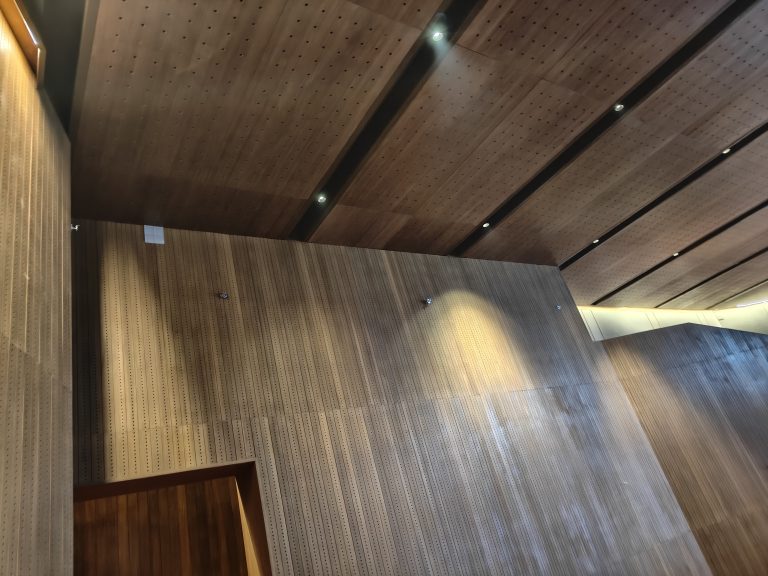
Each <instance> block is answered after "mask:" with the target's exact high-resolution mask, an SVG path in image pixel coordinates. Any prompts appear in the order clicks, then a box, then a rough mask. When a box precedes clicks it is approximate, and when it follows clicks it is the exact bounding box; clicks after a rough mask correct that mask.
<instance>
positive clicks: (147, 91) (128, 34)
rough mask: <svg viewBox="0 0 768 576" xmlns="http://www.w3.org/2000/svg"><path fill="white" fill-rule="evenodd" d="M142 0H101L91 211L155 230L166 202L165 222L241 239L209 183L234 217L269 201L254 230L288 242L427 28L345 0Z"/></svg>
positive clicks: (81, 181)
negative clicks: (209, 193) (212, 198)
mask: <svg viewBox="0 0 768 576" xmlns="http://www.w3.org/2000/svg"><path fill="white" fill-rule="evenodd" d="M142 4H143V5H142V7H141V8H138V9H137V7H136V6H130V5H127V4H125V3H123V2H119V1H118V0H102V2H101V4H100V10H99V14H98V22H97V25H96V34H95V38H94V42H93V51H92V54H91V57H90V62H89V63H88V69H87V72H88V76H87V81H86V86H85V91H84V95H83V99H82V102H80V103H79V108H80V109H81V115H80V123H79V126H78V127H77V130H76V140H77V146H76V158H75V164H74V165H75V175H76V188H77V196H76V210H77V212H78V213H79V214H81V215H94V216H98V217H100V218H106V219H115V220H126V219H128V218H130V219H131V220H134V221H136V220H138V221H144V219H145V218H147V217H148V214H147V212H146V210H145V206H147V205H151V206H153V207H157V206H161V207H162V209H161V210H159V211H158V212H156V213H152V214H151V217H152V219H153V220H154V221H155V222H157V223H164V222H165V221H166V220H170V219H171V218H173V220H174V222H176V223H178V224H179V225H181V224H184V223H185V222H186V220H187V219H189V220H190V221H194V222H200V221H202V222H204V223H205V226H204V227H205V228H208V229H221V230H227V231H230V228H229V222H228V221H227V220H226V219H223V218H218V217H217V215H218V214H221V215H223V214H225V213H226V212H228V211H227V210H218V211H214V212H213V213H208V214H206V213H205V212H203V211H202V209H201V206H203V205H206V201H205V195H206V190H207V187H210V188H212V189H217V190H229V192H227V193H226V194H225V195H226V196H228V197H229V198H230V199H231V200H232V201H233V202H238V203H237V204H235V205H233V206H232V207H231V209H230V210H231V211H242V210H246V209H250V208H251V205H252V202H251V199H250V197H249V194H248V193H253V194H254V195H256V196H257V197H262V198H264V197H267V196H269V197H272V198H270V199H269V200H265V201H263V202H261V203H260V204H261V206H262V207H269V208H268V209H269V210H270V213H268V214H259V215H254V216H253V218H252V226H251V227H250V228H248V229H247V232H248V233H250V234H257V235H258V234H269V235H284V234H286V233H287V232H288V231H289V230H290V227H291V225H292V224H293V222H294V221H295V220H296V219H297V218H298V216H299V215H300V214H301V208H302V207H303V206H304V204H302V203H301V202H296V200H297V199H299V200H303V199H306V198H308V197H309V196H310V195H311V194H312V193H313V192H314V191H315V189H316V186H317V185H318V183H319V181H320V180H321V178H322V177H323V175H324V174H325V173H326V172H327V170H328V169H329V167H330V166H331V164H332V163H333V162H334V160H335V159H336V157H337V156H338V154H339V152H340V151H341V150H342V148H343V147H344V145H345V144H346V142H347V141H348V140H349V139H350V137H351V136H352V134H353V133H354V132H355V131H356V129H357V128H358V126H359V125H360V123H361V121H362V120H363V119H364V117H365V115H366V114H367V113H368V111H369V109H370V108H371V106H372V105H373V104H374V103H375V101H376V100H377V98H378V97H379V96H380V94H381V93H382V91H383V90H384V89H385V88H386V86H387V84H388V82H389V80H390V78H391V76H392V74H393V72H394V71H395V70H396V69H397V67H398V66H399V64H400V62H401V61H402V59H403V58H404V57H405V55H406V54H407V52H408V51H409V50H410V48H411V46H412V45H413V43H414V41H415V40H416V38H417V37H418V36H419V34H420V33H421V31H420V30H419V29H417V28H414V27H411V26H407V25H405V24H402V23H400V22H397V21H395V20H392V19H390V18H387V17H386V16H383V15H381V14H378V13H375V12H372V11H371V10H368V9H366V8H364V7H361V6H359V5H358V4H355V3H352V2H346V1H341V0H312V1H307V2H305V1H294V0H291V1H287V2H285V1H282V0H265V1H263V2H259V3H253V2H248V3H243V2H239V1H236V0H225V1H220V2H216V3H208V2H183V1H181V0H173V1H169V2H160V1H158V0H151V1H149V0H148V1H147V2H145V3H142ZM417 4H418V6H417ZM427 7H428V6H427V5H424V4H423V3H417V2H407V3H405V5H404V6H401V8H402V10H398V11H397V14H400V13H401V12H402V14H404V15H407V14H409V13H410V12H412V11H415V10H416V9H417V8H420V9H422V10H425V9H426V8H427ZM148 181H149V182H152V183H157V184H156V185H155V186H152V187H150V188H151V190H152V194H151V195H150V193H149V191H148V187H147V186H146V183H147V182H148ZM190 182H194V183H195V186H194V190H195V196H194V197H192V196H191V192H190V187H189V183H190ZM185 198H186V201H184V200H183V199H185ZM237 198H240V199H241V202H239V201H238V200H237ZM150 212H151V211H150ZM214 217H216V219H214ZM243 218H245V217H243ZM273 219H274V220H279V221H280V222H284V223H285V224H284V225H281V226H275V225H274V224H273V223H272V222H271V220H273ZM260 223H265V225H261V224H260ZM265 226H266V227H265Z"/></svg>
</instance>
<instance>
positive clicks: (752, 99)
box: [468, 3, 768, 264]
mask: <svg viewBox="0 0 768 576" xmlns="http://www.w3.org/2000/svg"><path fill="white" fill-rule="evenodd" d="M766 29H768V3H762V4H760V5H758V6H756V7H755V8H754V9H753V10H752V11H750V12H749V13H747V14H746V15H745V16H744V17H743V18H742V19H741V20H740V21H738V22H737V23H735V24H734V25H733V27H731V28H730V29H728V30H726V32H725V33H724V34H723V35H722V36H721V37H720V38H718V39H717V40H716V41H715V42H713V43H712V44H711V45H710V46H709V47H708V48H707V49H705V50H704V51H703V52H702V53H701V54H700V55H699V56H698V57H697V58H695V59H694V60H693V61H692V62H691V63H689V64H688V65H687V66H686V67H684V68H683V69H682V70H681V71H680V72H679V73H678V74H677V75H675V76H674V77H673V78H671V79H670V80H669V81H668V82H667V83H666V84H665V85H664V86H663V87H662V88H660V89H659V90H658V91H657V92H655V93H654V94H652V95H651V96H650V97H649V98H648V99H647V100H646V101H645V102H643V103H642V104H641V105H640V106H639V107H638V108H636V109H634V110H632V111H628V112H627V113H626V114H625V116H624V117H623V118H622V120H621V121H620V122H619V123H618V124H616V125H615V126H614V127H613V128H612V129H611V130H610V131H609V132H608V133H606V134H605V135H604V136H603V137H602V138H600V139H598V141H597V142H596V143H595V144H594V145H593V146H591V147H590V148H589V149H588V150H587V151H586V152H585V153H584V154H582V155H581V156H580V157H579V158H578V159H576V160H575V161H574V162H573V163H572V164H570V165H569V166H568V167H566V168H565V169H564V170H563V171H561V172H560V173H559V174H558V175H557V176H555V177H554V178H553V179H552V180H550V181H549V182H548V183H547V184H546V185H545V186H543V187H542V188H541V189H539V190H538V191H537V192H536V194H535V195H534V196H533V197H532V198H531V199H530V201H528V202H527V203H526V204H524V205H523V206H522V207H521V208H520V209H519V210H518V211H517V212H516V213H514V214H513V215H512V216H511V217H510V218H508V219H507V220H506V221H505V222H504V223H503V224H502V225H501V226H499V227H497V228H496V229H495V230H493V231H492V232H490V233H489V234H488V235H487V236H486V237H485V238H484V239H483V240H482V241H481V242H479V243H478V244H477V245H475V246H474V247H473V248H472V250H470V252H469V253H468V255H470V256H475V257H480V258H492V259H501V260H513V261H519V262H545V263H549V264H561V263H563V262H564V261H566V260H567V259H568V258H570V257H571V256H573V255H574V254H575V253H577V252H579V251H580V250H581V249H583V248H584V247H585V246H588V245H589V244H590V243H591V242H592V241H593V240H594V239H599V238H602V236H603V234H604V233H605V232H607V231H608V230H610V229H611V228H612V227H613V226H615V225H616V224H618V223H619V222H621V221H623V220H624V219H625V218H627V217H629V216H630V215H632V214H633V213H634V212H635V211H637V210H639V209H640V208H642V207H643V206H645V205H646V204H648V203H650V202H651V201H653V200H654V199H655V198H656V197H657V196H659V195H660V194H661V193H663V192H664V191H665V190H667V189H668V188H670V187H671V186H673V185H674V184H675V183H676V182H678V181H680V180H682V179H683V178H685V177H686V176H687V175H688V174H690V173H691V172H692V171H694V170H695V169H696V168H697V167H698V166H699V165H701V164H703V163H704V162H706V161H707V160H708V159H709V158H712V157H713V156H716V155H717V154H719V153H720V151H722V150H723V149H725V148H727V147H728V146H730V145H731V144H732V143H733V142H734V141H736V140H738V139H739V138H741V137H743V136H744V135H746V134H748V133H749V132H750V131H752V130H754V129H755V128H756V127H758V126H760V125H761V124H762V123H764V122H766V121H768V43H766V42H765V39H766V35H765V30H766Z"/></svg>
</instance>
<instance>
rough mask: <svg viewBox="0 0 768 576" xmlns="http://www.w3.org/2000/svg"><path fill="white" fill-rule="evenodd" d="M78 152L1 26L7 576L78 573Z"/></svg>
mask: <svg viewBox="0 0 768 576" xmlns="http://www.w3.org/2000/svg"><path fill="white" fill-rule="evenodd" d="M69 194H70V174H69V142H68V141H67V138H66V136H65V134H64V131H63V130H62V129H61V126H60V125H59V124H58V121H57V119H56V115H55V113H54V112H53V110H52V108H51V106H50V104H49V103H48V101H47V100H45V98H44V97H43V96H41V94H40V93H39V92H38V91H37V89H36V80H35V77H34V74H33V72H32V70H31V69H30V67H29V65H28V64H27V62H26V60H25V58H24V55H23V54H22V52H21V50H20V48H19V46H18V45H17V44H16V41H15V39H14V37H13V35H12V33H11V32H10V29H9V27H8V25H7V23H6V21H5V20H4V19H3V17H2V15H0V573H1V574H8V575H17V574H25V575H26V574H32V575H37V574H68V573H71V571H72V500H71V485H72V412H71V400H72V348H71V325H70V282H71V280H70V234H71V233H70V231H69V223H70V213H69Z"/></svg>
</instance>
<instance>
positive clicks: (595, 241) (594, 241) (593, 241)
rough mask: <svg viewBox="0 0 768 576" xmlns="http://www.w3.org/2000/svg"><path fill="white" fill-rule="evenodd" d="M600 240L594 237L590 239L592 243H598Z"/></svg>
mask: <svg viewBox="0 0 768 576" xmlns="http://www.w3.org/2000/svg"><path fill="white" fill-rule="evenodd" d="M599 242H600V238H595V239H594V240H592V244H598V243H599Z"/></svg>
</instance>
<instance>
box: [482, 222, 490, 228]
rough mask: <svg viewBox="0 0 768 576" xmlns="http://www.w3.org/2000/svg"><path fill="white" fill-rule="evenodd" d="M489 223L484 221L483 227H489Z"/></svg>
mask: <svg viewBox="0 0 768 576" xmlns="http://www.w3.org/2000/svg"><path fill="white" fill-rule="evenodd" d="M490 225H491V223H490V222H484V223H483V228H488V227H490Z"/></svg>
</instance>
